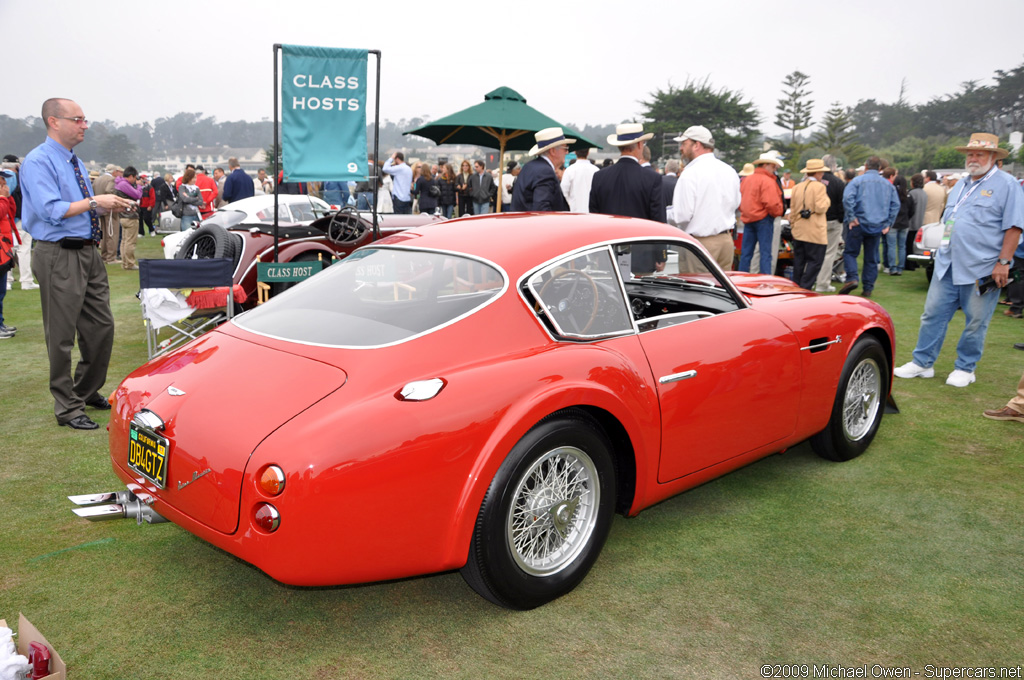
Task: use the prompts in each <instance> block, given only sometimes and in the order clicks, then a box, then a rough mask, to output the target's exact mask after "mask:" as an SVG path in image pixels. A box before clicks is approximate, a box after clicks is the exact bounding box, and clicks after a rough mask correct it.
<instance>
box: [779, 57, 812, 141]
mask: <svg viewBox="0 0 1024 680" xmlns="http://www.w3.org/2000/svg"><path fill="white" fill-rule="evenodd" d="M810 80H811V79H810V76H808V75H807V74H806V73H801V72H800V71H793V72H792V73H790V74H789V75H788V76H786V78H785V80H783V81H782V84H783V85H784V86H785V87H786V88H787V89H786V90H785V91H784V92H783V95H784V96H783V97H782V98H780V99H779V103H778V105H777V106H776V107H775V109H776V111H778V113H777V114H776V116H775V124H776V125H778V126H779V127H781V128H785V129H786V130H789V131H790V132H791V136H790V140H789V141H790V143H791V144H796V133H797V132H799V131H800V130H806V129H807V128H809V127H810V126H811V111H812V110H813V109H814V100H813V99H810V98H809V97H810V95H811V92H810V91H808V90H807V89H806V88H807V86H808V85H809V84H810Z"/></svg>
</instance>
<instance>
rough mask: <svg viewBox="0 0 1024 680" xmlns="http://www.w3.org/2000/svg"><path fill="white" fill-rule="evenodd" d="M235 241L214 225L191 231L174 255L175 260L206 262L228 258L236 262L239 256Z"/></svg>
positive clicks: (225, 231)
mask: <svg viewBox="0 0 1024 680" xmlns="http://www.w3.org/2000/svg"><path fill="white" fill-rule="evenodd" d="M235 240H236V239H235V238H234V237H233V236H232V235H231V234H229V233H228V231H227V229H224V228H223V227H218V226H216V225H212V224H209V225H206V226H203V227H199V228H198V229H195V230H193V231H192V233H191V234H189V235H188V236H186V237H185V240H184V242H182V244H181V247H180V248H178V252H177V253H175V254H174V259H176V260H208V259H213V258H218V257H228V258H231V259H232V261H237V256H238V255H239V254H240V253H239V252H238V248H237V245H238V244H236V243H234V241H235Z"/></svg>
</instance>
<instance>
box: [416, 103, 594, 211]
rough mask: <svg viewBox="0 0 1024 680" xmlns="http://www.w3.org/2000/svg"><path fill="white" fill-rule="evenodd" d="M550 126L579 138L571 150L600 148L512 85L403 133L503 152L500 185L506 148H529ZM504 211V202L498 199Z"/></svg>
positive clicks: (499, 177) (436, 141) (526, 149)
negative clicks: (464, 107)
mask: <svg viewBox="0 0 1024 680" xmlns="http://www.w3.org/2000/svg"><path fill="white" fill-rule="evenodd" d="M549 127H560V128H562V130H564V131H565V136H566V137H571V138H572V139H575V140H576V141H575V142H574V143H573V144H572V145H571V146H570V147H569V148H570V149H571V150H576V149H583V148H597V149H600V148H601V146H600V145H599V144H595V143H594V142H592V141H590V140H589V139H585V138H584V137H583V136H582V135H580V134H579V133H578V132H576V130H574V129H572V128H571V127H569V126H567V125H563V124H561V123H559V122H558V121H557V120H555V119H554V118H548V117H547V116H545V115H544V114H543V113H541V112H540V111H538V110H537V109H535V108H533V107H532V106H529V105H528V104H527V103H526V98H524V97H523V96H522V95H521V94H519V93H518V92H516V91H515V90H513V89H512V88H510V87H499V88H498V89H496V90H492V91H491V92H488V93H487V94H485V95H484V101H483V103H482V104H477V105H476V106H471V107H469V108H468V109H463V110H462V111H459V112H458V113H453V114H451V115H450V116H445V117H444V118H440V119H438V120H435V121H434V122H433V123H428V124H427V125H424V126H423V127H419V128H416V129H415V130H408V131H406V132H403V133H402V134H403V135H418V136H420V137H426V138H427V139H429V140H431V141H433V142H435V143H437V144H474V145H476V146H483V147H486V148H489V149H494V148H497V149H499V152H500V162H499V165H498V172H499V175H498V184H499V186H500V184H501V173H503V172H504V167H505V151H506V150H508V151H528V150H529V149H531V148H533V144H534V137H533V133H535V132H537V131H538V130H543V129H544V128H549ZM498 211H499V212H500V211H501V201H498Z"/></svg>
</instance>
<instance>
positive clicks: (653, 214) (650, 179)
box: [590, 157, 668, 222]
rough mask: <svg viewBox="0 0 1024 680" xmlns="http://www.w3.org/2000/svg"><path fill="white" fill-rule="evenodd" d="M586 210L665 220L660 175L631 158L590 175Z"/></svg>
mask: <svg viewBox="0 0 1024 680" xmlns="http://www.w3.org/2000/svg"><path fill="white" fill-rule="evenodd" d="M590 212H592V213H602V214H604V215H622V216H623V217H642V218H643V219H647V220H654V221H655V222H667V221H668V220H666V219H665V203H664V202H663V201H662V198H661V175H659V174H658V173H657V172H655V171H654V170H652V169H651V168H645V167H643V166H641V165H640V164H639V163H637V162H636V160H635V159H633V158H632V157H629V158H627V157H622V158H620V159H619V160H618V161H617V162H616V163H615V165H612V166H609V167H607V168H604V169H602V170H601V171H600V172H598V173H597V174H595V175H594V183H593V184H592V185H591V186H590Z"/></svg>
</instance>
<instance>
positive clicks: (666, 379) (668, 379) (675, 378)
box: [658, 371, 697, 385]
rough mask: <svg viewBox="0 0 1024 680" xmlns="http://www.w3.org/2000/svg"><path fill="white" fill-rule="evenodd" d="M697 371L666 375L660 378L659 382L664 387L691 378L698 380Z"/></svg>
mask: <svg viewBox="0 0 1024 680" xmlns="http://www.w3.org/2000/svg"><path fill="white" fill-rule="evenodd" d="M696 377H697V371H683V372H682V373H673V374H672V375H664V376H662V377H660V378H658V382H659V383H661V384H662V385H666V384H668V383H674V382H679V381H680V380H689V379H690V378H696Z"/></svg>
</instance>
